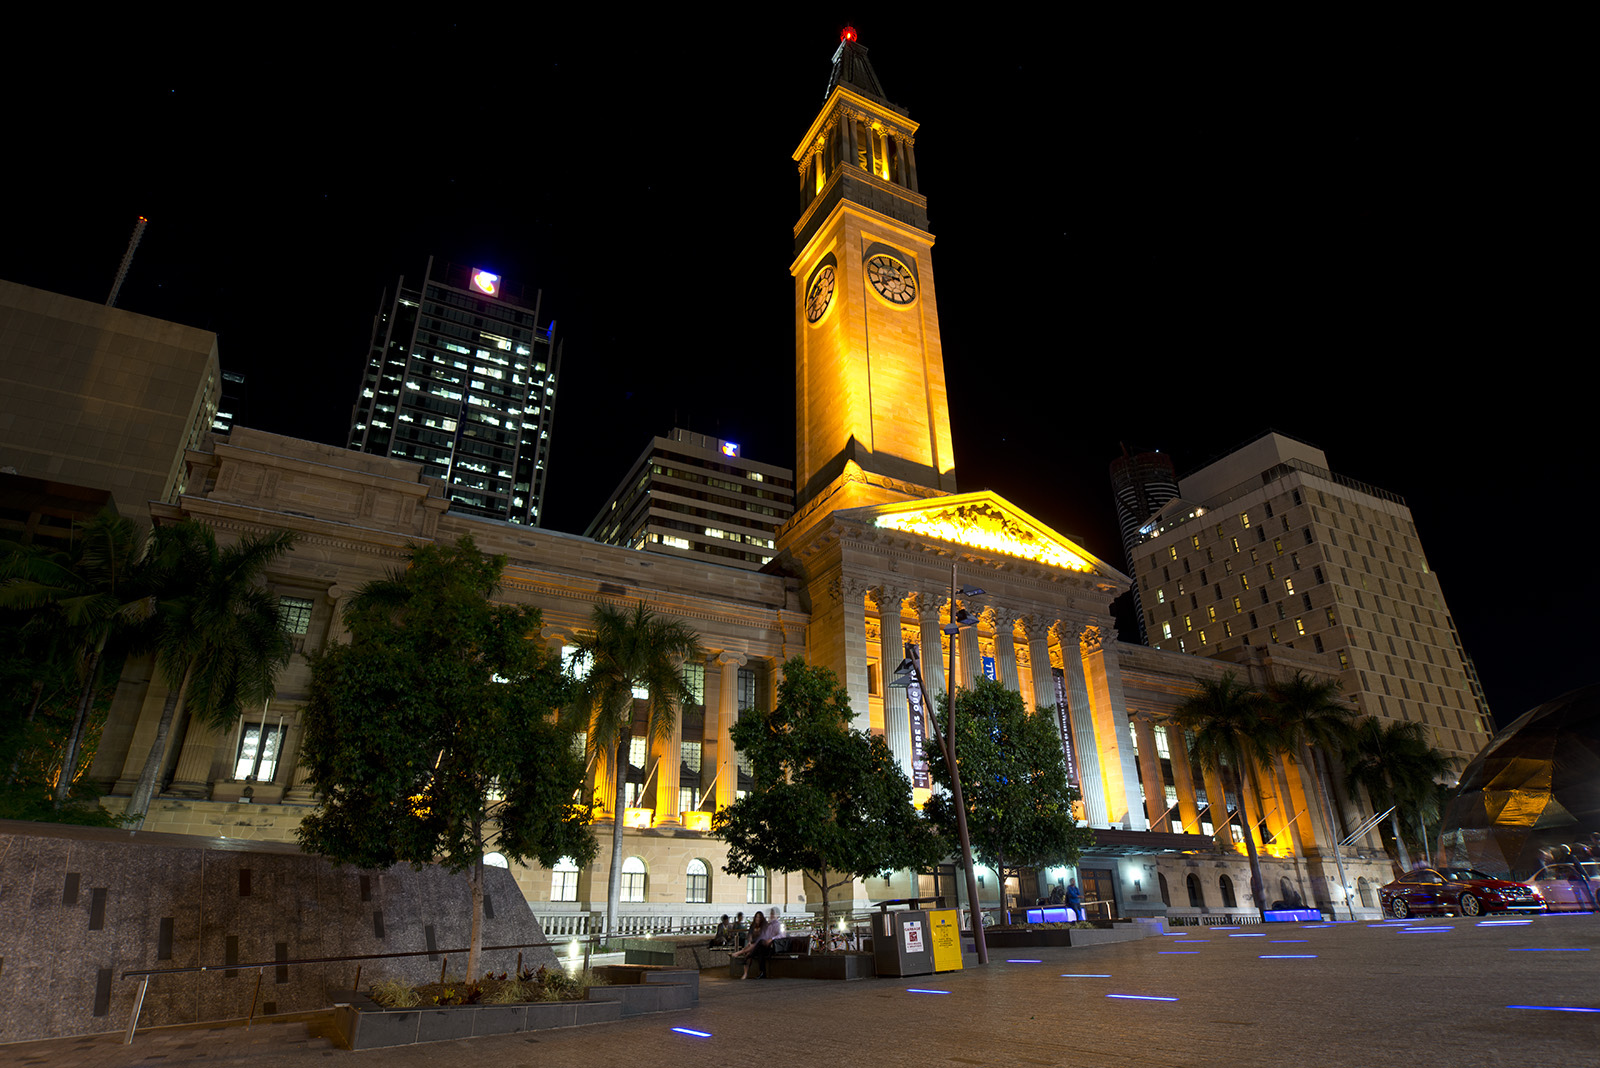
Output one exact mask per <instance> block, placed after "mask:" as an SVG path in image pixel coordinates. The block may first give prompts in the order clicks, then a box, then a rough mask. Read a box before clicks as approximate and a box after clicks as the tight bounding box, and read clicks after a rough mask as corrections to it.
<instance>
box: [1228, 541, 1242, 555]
mask: <svg viewBox="0 0 1600 1068" xmlns="http://www.w3.org/2000/svg"><path fill="white" fill-rule="evenodd" d="M1228 540H1229V541H1230V542H1232V543H1233V551H1234V552H1238V551H1239V539H1238V538H1229V539H1228Z"/></svg>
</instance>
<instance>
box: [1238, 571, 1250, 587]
mask: <svg viewBox="0 0 1600 1068" xmlns="http://www.w3.org/2000/svg"><path fill="white" fill-rule="evenodd" d="M1239 587H1240V588H1241V589H1245V590H1248V589H1249V588H1250V576H1249V575H1240V576H1239Z"/></svg>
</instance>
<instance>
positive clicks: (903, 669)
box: [891, 564, 1006, 964]
mask: <svg viewBox="0 0 1600 1068" xmlns="http://www.w3.org/2000/svg"><path fill="white" fill-rule="evenodd" d="M961 592H963V593H966V594H968V595H969V596H977V595H979V594H982V593H983V591H982V590H962V591H961ZM973 622H976V621H975V620H974V621H973ZM965 625H967V626H970V625H971V623H967V624H965ZM962 626H963V622H962V621H961V620H960V619H959V618H958V617H957V615H956V569H955V565H954V564H952V565H950V622H949V623H947V624H945V626H944V627H942V628H940V629H941V630H943V631H944V633H946V634H949V635H950V636H951V639H950V674H949V679H950V686H949V689H947V690H946V691H945V694H946V701H947V702H948V706H947V708H948V711H949V726H948V729H947V730H944V731H940V730H939V722H938V720H937V719H936V718H935V717H934V714H933V704H932V702H931V701H930V700H929V699H928V685H927V683H926V682H925V681H924V677H923V674H922V664H921V660H922V658H921V655H920V653H919V652H918V651H917V650H915V649H913V650H912V651H911V654H910V655H909V656H907V657H906V658H905V659H904V660H902V661H901V662H900V666H899V667H897V668H896V669H895V675H896V677H897V678H896V682H894V683H891V685H904V683H903V682H901V681H900V680H901V679H904V678H906V677H907V676H915V677H916V680H917V690H918V692H919V693H921V695H922V707H923V714H924V719H925V721H926V722H927V724H928V728H929V730H930V731H932V732H933V734H934V741H935V742H936V743H938V746H939V749H940V750H941V751H942V752H943V753H944V762H945V766H946V767H948V768H949V769H950V796H951V800H952V801H953V802H954V804H955V809H956V837H957V839H958V840H959V841H960V843H961V863H962V866H963V867H964V868H965V869H966V873H967V904H968V906H969V908H970V911H971V913H972V942H973V948H974V949H976V950H977V952H978V963H979V964H988V963H989V945H988V942H987V941H986V940H985V939H984V937H983V908H982V905H981V903H980V902H979V900H978V875H977V871H976V869H974V867H973V864H972V839H971V837H970V836H969V835H968V834H967V805H966V801H965V800H964V799H963V798H962V795H961V768H960V766H959V765H957V764H956V666H955V660H956V658H955V651H956V635H957V634H959V633H960V630H961V627H962ZM1005 893H1006V888H1005V885H1004V884H1002V885H1001V887H1000V898H1001V901H1002V902H1003V901H1004V900H1005Z"/></svg>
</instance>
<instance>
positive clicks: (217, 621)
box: [127, 522, 294, 826]
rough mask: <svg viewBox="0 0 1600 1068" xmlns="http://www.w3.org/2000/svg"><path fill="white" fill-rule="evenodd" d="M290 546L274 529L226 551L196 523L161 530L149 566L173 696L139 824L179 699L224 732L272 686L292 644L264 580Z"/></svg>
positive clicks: (138, 791)
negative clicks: (270, 567)
mask: <svg viewBox="0 0 1600 1068" xmlns="http://www.w3.org/2000/svg"><path fill="white" fill-rule="evenodd" d="M293 544H294V535H292V534H290V533H289V532H288V531H274V532H272V533H269V534H260V535H254V536H251V537H247V538H244V539H243V540H241V541H240V542H238V543H237V544H234V545H230V546H228V547H226V548H222V547H219V546H218V545H217V539H216V535H215V534H214V533H213V532H212V530H211V528H210V527H208V526H205V525H204V524H201V523H195V522H184V523H177V524H174V525H173V526H170V527H162V528H160V529H158V530H157V531H156V535H155V545H154V547H153V549H152V552H151V556H150V560H149V561H148V564H147V568H146V571H147V582H148V584H149V587H150V588H151V589H152V590H153V591H154V593H155V617H154V619H153V621H152V626H151V628H150V635H149V642H150V644H151V645H152V646H153V648H154V649H155V653H156V665H157V667H158V668H159V670H160V671H161V674H162V675H163V677H164V678H165V679H166V682H167V700H166V703H165V704H164V705H163V706H162V709H161V719H160V720H159V721H158V722H157V724H156V737H155V741H154V742H153V743H152V744H151V746H150V752H149V754H148V755H147V756H146V757H145V762H144V768H143V770H142V771H141V772H140V774H139V781H138V783H137V784H136V785H135V786H134V789H133V796H132V797H130V798H129V800H128V809H127V815H129V816H130V817H136V818H137V819H138V820H139V824H140V825H141V826H142V825H143V823H144V817H145V815H146V813H148V812H149V810H150V801H151V799H152V798H153V797H154V796H155V793H156V789H157V786H158V784H157V781H156V780H157V777H158V776H159V775H160V774H161V768H162V767H163V765H164V764H165V763H166V759H167V746H168V742H169V740H170V738H171V733H172V723H173V720H174V718H175V717H176V714H177V710H178V706H179V704H180V702H181V704H182V705H183V708H184V709H185V710H186V711H187V712H188V713H189V717H190V720H191V722H194V723H196V724H200V725H204V726H209V727H213V728H217V729H225V728H226V727H228V726H229V725H230V724H232V723H233V722H234V720H236V719H238V718H239V716H240V714H241V713H242V712H243V711H244V710H245V709H247V708H252V707H259V706H261V705H264V704H265V703H266V702H267V701H268V700H269V699H270V698H271V697H272V695H273V694H274V693H275V692H276V679H277V675H278V672H279V671H280V670H282V668H283V667H284V665H286V664H287V663H288V662H289V655H290V653H291V652H292V651H293V648H292V646H291V644H290V641H289V636H288V635H287V634H285V633H284V630H283V626H282V621H281V618H280V616H279V608H278V598H277V597H275V596H274V595H273V594H272V593H271V592H269V591H268V590H267V589H265V588H264V587H263V586H262V585H261V578H262V574H263V572H265V571H266V569H267V568H268V567H269V566H271V564H272V563H273V561H275V560H276V559H277V558H278V557H280V556H282V555H283V554H284V553H286V552H288V551H289V549H290V548H291V547H292V546H293Z"/></svg>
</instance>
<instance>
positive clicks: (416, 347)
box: [348, 257, 561, 526]
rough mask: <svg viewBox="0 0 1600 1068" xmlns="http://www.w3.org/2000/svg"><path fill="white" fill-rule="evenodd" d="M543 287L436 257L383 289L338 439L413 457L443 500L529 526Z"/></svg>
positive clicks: (547, 329)
mask: <svg viewBox="0 0 1600 1068" xmlns="http://www.w3.org/2000/svg"><path fill="white" fill-rule="evenodd" d="M541 302H542V293H541V292H540V291H539V290H533V291H531V292H530V291H528V290H526V289H523V288H520V287H517V286H514V285H511V284H509V283H508V282H507V281H506V280H505V279H503V278H501V277H500V276H499V275H498V274H495V273H494V272H492V271H487V270H484V269H482V268H476V267H458V266H455V265H453V264H439V263H436V262H435V261H434V260H433V258H432V257H429V259H428V266H427V268H426V269H425V270H424V271H423V274H422V279H421V281H420V282H416V283H412V284H407V281H406V278H405V277H404V276H403V275H402V276H401V278H400V281H399V282H398V283H397V284H396V285H395V289H394V292H393V294H390V293H385V294H384V295H383V298H382V300H381V302H380V303H379V306H378V314H377V316H376V318H375V319H374V320H373V324H372V343H371V346H370V348H369V351H368V354H367V366H366V370H365V372H364V373H363V375H362V378H361V387H360V393H359V395H358V396H357V397H356V403H355V407H354V409H353V411H352V415H351V420H350V423H351V426H350V439H349V443H348V444H349V447H350V448H352V449H359V450H360V451H362V452H369V453H374V454H376V455H379V456H393V457H396V458H399V459H405V460H414V461H416V462H418V463H421V464H422V465H423V469H424V471H425V473H426V474H428V475H430V476H432V477H435V478H442V479H444V480H445V483H446V491H445V492H446V495H447V496H448V497H449V498H450V502H451V507H452V508H454V509H456V510H457V511H462V512H467V513H470V514H472V515H481V516H488V517H490V518H493V519H506V520H510V521H511V522H513V523H527V524H530V525H532V526H537V525H539V517H540V513H541V512H542V510H543V506H544V486H545V472H546V468H547V466H548V460H549V455H550V432H551V428H552V426H553V424H554V422H555V413H554V406H555V399H556V377H557V372H558V370H559V367H560V363H561V346H560V344H559V343H557V342H556V340H555V333H556V324H555V321H554V320H553V319H544V318H541Z"/></svg>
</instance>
